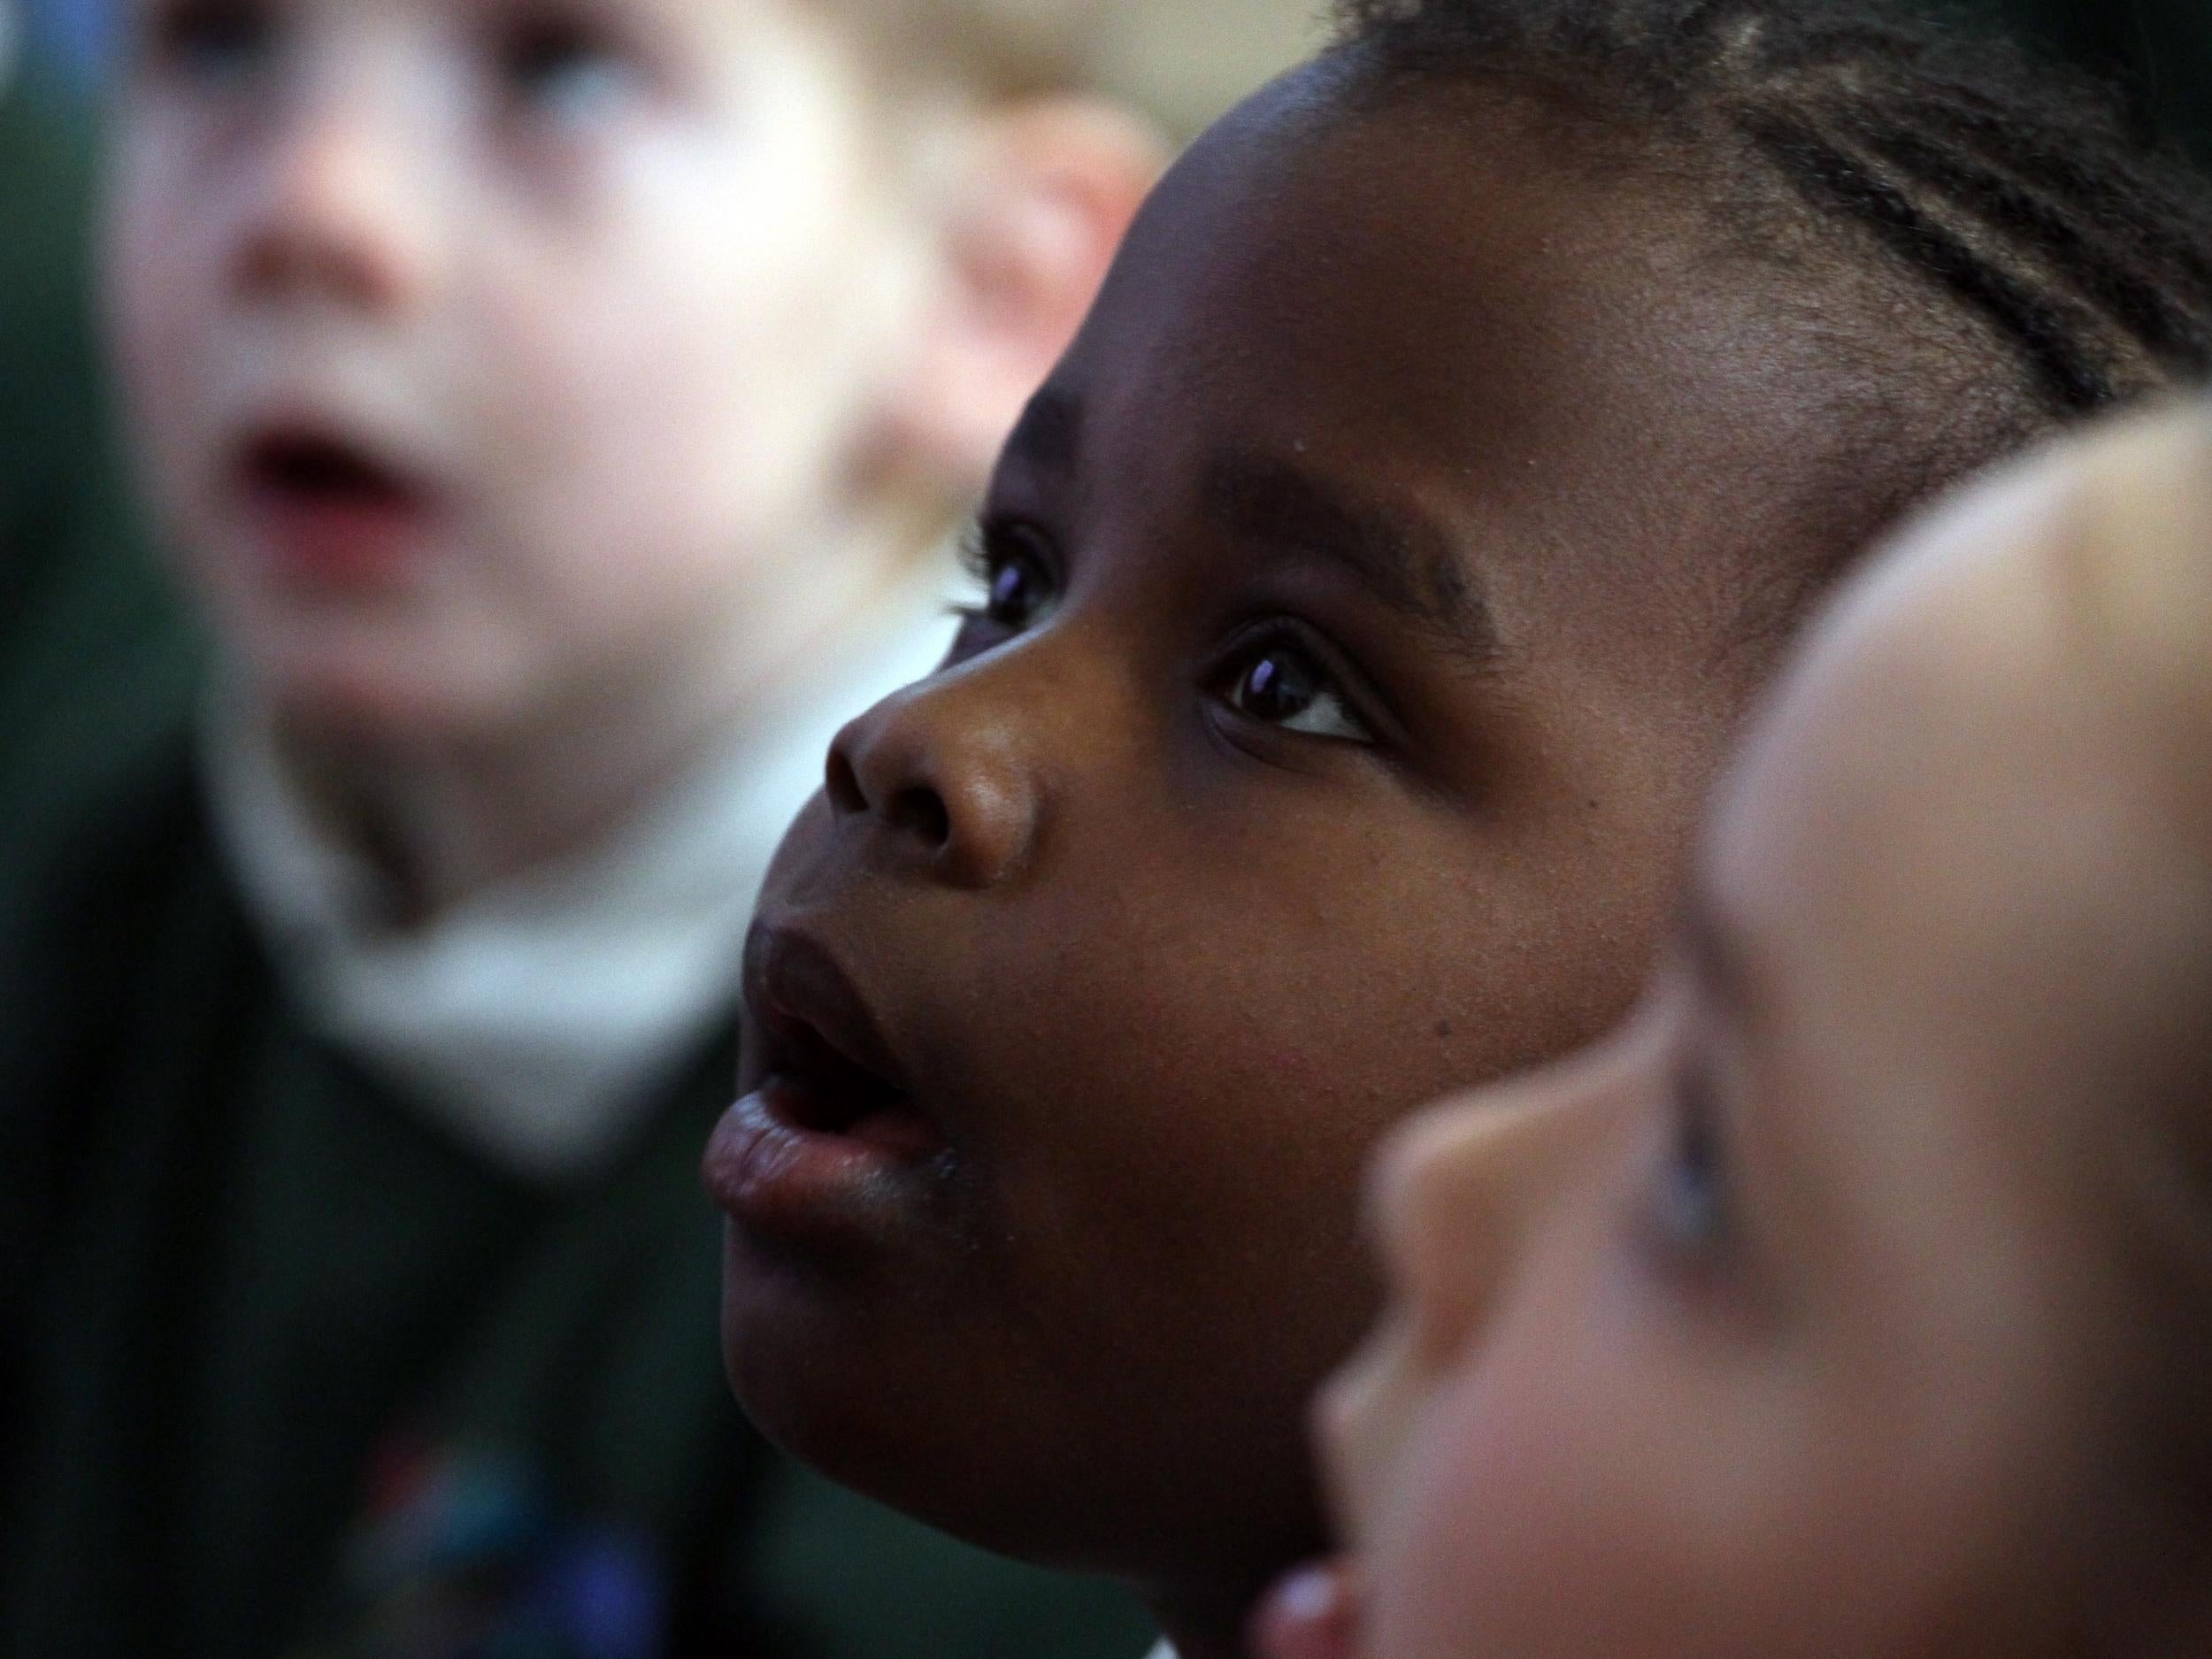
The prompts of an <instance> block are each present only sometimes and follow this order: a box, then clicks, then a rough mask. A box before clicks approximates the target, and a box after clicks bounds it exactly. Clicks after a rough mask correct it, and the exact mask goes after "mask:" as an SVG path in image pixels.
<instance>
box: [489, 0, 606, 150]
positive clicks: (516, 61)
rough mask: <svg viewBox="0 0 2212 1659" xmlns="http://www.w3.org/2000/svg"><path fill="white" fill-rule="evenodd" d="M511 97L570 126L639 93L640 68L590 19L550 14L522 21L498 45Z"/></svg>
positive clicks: (503, 76) (546, 116)
mask: <svg viewBox="0 0 2212 1659" xmlns="http://www.w3.org/2000/svg"><path fill="white" fill-rule="evenodd" d="M498 63H499V73H500V75H501V77H502V79H503V81H504V82H505V85H506V90H507V93H508V95H509V96H511V97H512V98H513V99H514V100H515V102H516V103H517V104H519V105H520V106H522V107H523V108H525V109H526V110H528V111H530V112H531V113H532V114H534V115H536V116H540V117H543V118H546V119H551V120H553V121H556V122H559V123H562V124H565V125H578V124H581V123H584V122H587V121H589V120H590V119H593V118H595V117H596V116H599V115H603V114H604V113H606V112H607V111H608V110H609V109H610V107H611V106H613V105H616V104H619V103H620V102H621V101H622V100H623V99H625V98H626V97H628V96H630V95H631V94H633V93H634V92H635V91H636V89H637V88H638V85H639V66H638V65H637V63H636V62H635V61H634V59H633V58H630V57H629V56H628V55H627V54H626V53H625V52H624V51H622V50H620V48H619V46H618V43H617V42H613V41H611V40H609V39H607V38H606V37H605V36H604V35H602V34H601V33H600V32H599V31H597V30H596V29H595V28H594V27H592V26H591V25H590V24H589V23H588V22H586V21H585V20H583V19H579V18H572V17H564V16H560V15H557V14H550V15H546V16H542V17H529V18H525V19H520V20H518V22H517V23H516V24H515V25H514V26H513V27H511V28H510V29H509V30H508V32H507V34H506V35H505V37H504V38H503V40H502V41H501V42H499V47H498Z"/></svg>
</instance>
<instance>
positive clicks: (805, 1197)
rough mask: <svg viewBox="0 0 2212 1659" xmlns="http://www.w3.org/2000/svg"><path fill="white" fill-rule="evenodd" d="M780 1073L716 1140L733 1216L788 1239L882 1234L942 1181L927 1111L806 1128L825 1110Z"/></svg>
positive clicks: (721, 1204)
mask: <svg viewBox="0 0 2212 1659" xmlns="http://www.w3.org/2000/svg"><path fill="white" fill-rule="evenodd" d="M800 1092H801V1086H798V1085H794V1084H790V1083H787V1082H783V1081H780V1080H778V1079H770V1080H769V1081H767V1082H765V1083H764V1084H763V1085H762V1086H761V1087H759V1088H757V1089H755V1090H754V1091H753V1092H752V1093H751V1094H748V1095H746V1096H745V1097H744V1098H743V1099H742V1100H741V1101H739V1102H737V1103H736V1104H735V1105H734V1106H732V1107H731V1108H730V1109H729V1110H727V1111H726V1112H725V1113H723V1115H722V1120H721V1122H719V1123H718V1124H717V1125H715V1129H714V1133H713V1136H712V1137H711V1138H710V1140H709V1141H708V1142H707V1151H706V1158H705V1161H704V1164H703V1175H704V1178H705V1180H706V1186H707V1191H708V1192H709V1193H710V1194H711V1195H712V1197H713V1199H714V1202H715V1203H716V1205H717V1206H718V1208H719V1209H720V1210H722V1211H723V1212H724V1213H725V1214H726V1215H727V1216H729V1217H730V1218H731V1219H732V1220H733V1221H737V1222H740V1223H742V1224H743V1225H747V1226H749V1227H753V1228H757V1229H758V1230H759V1231H760V1232H762V1233H769V1234H772V1235H775V1236H778V1237H784V1238H794V1237H801V1238H803V1237H808V1236H826V1235H831V1234H844V1235H848V1236H850V1235H856V1234H863V1235H874V1236H881V1235H882V1234H883V1233H885V1232H887V1231H888V1230H889V1229H890V1228H892V1227H893V1226H895V1225H897V1223H898V1222H899V1221H900V1220H901V1219H902V1218H903V1217H910V1216H911V1214H912V1213H913V1210H914V1206H915V1205H916V1203H917V1202H918V1201H919V1200H922V1199H924V1198H925V1197H926V1191H927V1189H928V1188H929V1187H931V1186H932V1185H933V1174H934V1170H935V1166H936V1165H937V1164H939V1163H940V1162H941V1156H942V1154H943V1153H944V1151H945V1145H944V1141H942V1139H941V1137H940V1136H938V1135H937V1134H936V1133H935V1131H934V1130H933V1129H932V1128H931V1127H930V1126H929V1125H928V1124H927V1123H926V1121H925V1120H924V1119H923V1118H920V1117H919V1115H918V1114H914V1113H910V1112H906V1111H902V1110H896V1109H893V1110H885V1111H879V1112H876V1113H872V1114H871V1115H870V1116H868V1117H867V1118H863V1119H862V1120H861V1121H859V1122H857V1123H855V1124H854V1125H851V1126H850V1128H849V1129H847V1130H844V1131H841V1132H839V1133H827V1132H825V1131H822V1130H818V1129H810V1128H807V1127H804V1126H803V1125H805V1124H807V1123H808V1122H810V1121H818V1114H817V1113H815V1112H813V1111H812V1110H810V1109H809V1108H808V1106H807V1105H806V1103H805V1102H803V1101H801V1100H797V1099H795V1098H793V1096H795V1094H799V1093H800Z"/></svg>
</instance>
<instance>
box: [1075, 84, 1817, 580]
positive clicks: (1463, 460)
mask: <svg viewBox="0 0 2212 1659" xmlns="http://www.w3.org/2000/svg"><path fill="white" fill-rule="evenodd" d="M1334 98H1335V92H1334V89H1333V83H1332V81H1330V79H1329V78H1328V76H1327V74H1326V73H1325V72H1324V71H1320V70H1308V71H1304V72H1301V73H1298V74H1294V75H1293V76H1291V77H1288V78H1286V80H1284V81H1279V82H1277V83H1276V84H1275V85H1274V86H1273V87H1271V88H1269V89H1268V90H1267V91H1266V92H1264V93H1263V94H1262V95H1260V96H1258V97H1256V98H1255V99H1253V100H1252V101H1250V102H1249V103H1248V104H1246V105H1245V106H1243V107H1242V108H1240V110H1239V111H1236V112H1235V113H1234V114H1233V116H1232V117H1230V118H1229V119H1227V120H1225V122H1223V123H1222V124H1221V125H1219V126H1218V127H1216V128H1215V129H1214V130H1213V131H1212V132H1211V133H1210V134H1209V135H1208V136H1207V138H1206V139H1204V140H1202V142H1201V143H1200V144H1199V145H1198V146H1197V147H1196V148H1195V149H1194V150H1193V151H1192V152H1191V154H1190V155H1189V156H1188V157H1186V158H1185V160H1184V161H1183V162H1181V163H1179V165H1178V166H1177V167H1176V168H1175V169H1174V170H1172V171H1171V174H1170V175H1169V177H1168V178H1167V179H1166V180H1164V183H1163V185H1162V186H1161V188H1159V190H1158V191H1157V192H1156V194H1155V196H1154V197H1153V199H1152V200H1151V201H1150V202H1149V203H1148V205H1147V207H1146V210H1145V211H1144V213H1143V215H1142V216H1141V218H1140V219H1139V222H1138V224H1137V225H1136V227H1134V229H1133V232H1132V234H1131V236H1130V238H1129V240H1128V242H1127V243H1126V244H1125V248H1124V250H1123V253H1122V255H1121V257H1120V258H1119V259H1118V261H1117V263H1116V265H1115V268H1114V271H1113V273H1112V274H1111V276H1110V278H1109V280H1108V282H1107V285H1106V288H1105V290H1104V292H1103V294H1102V296H1101V299H1100V301H1099V303H1098V305H1097V307H1096V308H1095V309H1094V312H1093V313H1092V316H1091V318H1090V319H1089V320H1088V321H1087V323H1086V325H1085V326H1084V328H1083V330H1082V332H1081V334H1080V335H1079V338H1078V340H1077V342H1076V343H1075V345H1074V347H1073V348H1072V349H1071V352H1070V354H1069V356H1068V357H1067V358H1066V360H1065V361H1064V364H1063V365H1062V366H1061V369H1060V370H1059V371H1058V372H1057V373H1056V375H1055V377H1054V379H1055V380H1056V383H1057V384H1058V385H1059V387H1060V388H1062V389H1063V390H1064V391H1065V392H1068V393H1071V394H1072V395H1074V396H1075V397H1076V398H1077V400H1078V401H1079V402H1080V403H1081V405H1082V406H1083V409H1084V412H1085V415H1086V419H1085V421H1084V423H1083V437H1084V442H1083V443H1082V444H1081V445H1080V446H1079V451H1080V452H1079V455H1078V457H1077V466H1076V470H1077V471H1079V472H1082V473H1084V474H1085V475H1086V476H1087V478H1088V479H1089V480H1091V481H1092V482H1093V484H1094V486H1095V487H1096V488H1099V489H1100V490H1102V491H1108V492H1115V493H1118V495H1120V496H1121V497H1122V498H1124V499H1131V500H1144V501H1166V500H1174V499H1189V498H1191V497H1192V496H1193V495H1194V489H1195V481H1196V480H1197V479H1198V478H1199V477H1200V476H1201V475H1202V473H1203V472H1205V471H1206V470H1207V469H1208V468H1209V467H1210V461H1211V457H1213V456H1214V455H1215V454H1216V453H1217V452H1219V451H1221V450H1224V449H1232V450H1233V449H1245V450H1256V451H1260V452H1263V453H1266V454H1295V455H1297V456H1298V457H1302V461H1303V463H1304V464H1305V465H1309V466H1320V467H1324V468H1326V469H1328V470H1332V471H1333V472H1336V473H1338V474H1339V475H1340V476H1342V477H1345V478H1348V479H1356V480H1371V481H1373V482H1375V483H1378V484H1381V485H1386V486H1388V487H1389V488H1394V489H1397V490H1399V491H1401V492H1404V493H1411V494H1417V495H1421V496H1423V497H1424V500H1425V505H1426V506H1427V507H1428V508H1429V510H1430V511H1431V512H1432V515H1434V516H1439V517H1441V518H1445V519H1446V520H1447V521H1448V527H1451V528H1454V529H1455V530H1457V531H1458V532H1459V533H1460V534H1462V536H1463V538H1464V539H1466V540H1468V541H1471V542H1472V541H1479V540H1481V539H1482V538H1484V537H1486V536H1494V537H1495V538H1496V540H1497V544H1498V545H1500V546H1502V545H1504V544H1506V543H1508V542H1511V543H1514V544H1518V545H1525V546H1528V547H1530V548H1531V549H1534V548H1535V547H1536V546H1537V545H1539V544H1540V545H1541V547H1542V549H1543V551H1544V556H1545V557H1546V559H1547V561H1548V575H1549V578H1550V580H1553V581H1554V582H1555V583H1556V582H1563V581H1571V580H1582V579H1587V580H1586V583H1585V586H1586V602H1587V603H1590V604H1591V605H1593V606H1594V607H1595V608H1596V609H1597V610H1598V611H1603V610H1604V609H1605V608H1606V607H1607V606H1609V605H1618V606H1622V607H1624V608H1625V607H1632V606H1633V605H1635V604H1638V603H1648V595H1647V594H1642V595H1640V594H1637V593H1636V592H1634V591H1633V590H1634V589H1636V588H1637V587H1638V583H1637V582H1636V581H1634V580H1632V579H1631V577H1630V576H1629V575H1628V574H1627V572H1628V570H1629V565H1630V563H1631V561H1629V560H1626V559H1624V554H1631V553H1643V552H1648V553H1651V554H1653V555H1655V557H1664V556H1666V555H1667V554H1669V553H1678V554H1679V555H1680V556H1681V560H1682V562H1683V572H1682V573H1683V576H1684V580H1685V585H1686V587H1687V588H1691V589H1694V592H1693V593H1692V594H1691V595H1689V596H1690V597H1691V598H1693V599H1694V601H1695V602H1696V603H1700V604H1701V605H1704V606H1705V607H1706V608H1707V609H1708V610H1709V611H1711V612H1712V613H1714V614H1716V615H1719V614H1726V613H1732V609H1733V604H1734V601H1735V600H1736V598H1738V597H1739V595H1735V594H1734V592H1733V589H1734V588H1735V587H1737V586H1739V585H1740V583H1741V580H1742V569H1741V564H1740V558H1732V555H1734V554H1737V553H1739V552H1744V553H1747V552H1748V550H1749V549H1751V548H1752V547H1753V546H1754V545H1756V547H1757V548H1758V549H1760V551H1759V554H1758V556H1759V557H1764V558H1767V559H1770V560H1771V559H1775V558H1786V557H1795V556H1796V550H1795V549H1794V548H1793V543H1792V541H1791V540H1790V537H1791V535H1792V534H1797V526H1796V525H1795V523H1794V521H1793V518H1792V517H1791V513H1792V510H1793V506H1794V503H1795V498H1796V496H1797V495H1799V494H1801V493H1802V492H1801V488H1800V486H1799V485H1798V483H1797V480H1799V479H1800V478H1801V477H1802V476H1803V475H1804V474H1805V473H1806V472H1808V470H1809V468H1811V467H1812V466H1814V465H1817V464H1818V463H1819V461H1820V460H1821V458H1822V457H1824V455H1825V454H1826V453H1827V452H1828V451H1829V450H1830V449H1832V448H1833V446H1834V444H1835V442H1836V439H1835V434H1834V432H1833V431H1832V429H1831V415H1830V411H1831V410H1832V405H1833V403H1834V399H1833V397H1832V396H1830V395H1829V394H1830V390H1831V388H1830V384H1829V383H1830V382H1831V381H1832V380H1833V371H1832V364H1831V362H1830V361H1829V359H1828V358H1827V357H1825V356H1824V354H1823V352H1822V351H1821V350H1820V349H1818V348H1817V347H1816V343H1815V342H1812V341H1810V340H1809V339H1805V338H1800V337H1793V336H1790V335H1789V334H1786V332H1785V331H1779V330H1778V329H1777V328H1776V327H1775V326H1773V316H1774V314H1775V312H1776V311H1778V307H1777V306H1776V305H1775V303H1773V301H1772V300H1771V298H1770V296H1769V295H1768V294H1766V293H1765V292H1763V291H1761V290H1759V289H1757V288H1754V287H1752V286H1748V285H1747V284H1741V283H1732V282H1731V281H1729V280H1726V273H1720V277H1719V280H1716V277H1715V274H1714V273H1712V272H1711V271H1709V270H1707V269H1705V268H1704V267H1703V266H1702V265H1701V249H1700V247H1699V245H1698V237H1697V234H1696V230H1695V227H1694V224H1693V222H1692V221H1691V219H1690V218H1689V216H1687V215H1685V214H1683V213H1680V212H1678V211H1676V210H1674V209H1673V208H1671V207H1668V206H1665V205H1657V206H1655V205H1654V204H1653V203H1652V202H1651V201H1650V200H1649V199H1648V197H1647V196H1646V195H1644V194H1643V193H1640V192H1639V191H1637V190H1636V189H1634V188H1632V187H1631V186H1630V185H1629V184H1628V183H1627V181H1625V180H1623V181H1620V182H1618V183H1609V182H1604V181H1599V180H1592V179H1591V178H1589V177H1588V176H1587V175H1586V173H1582V172H1578V171H1577V170H1575V169H1571V168H1556V167H1553V166H1551V165H1549V164H1548V161H1547V159H1546V157H1544V156H1543V155H1542V153H1541V152H1540V150H1535V149H1533V148H1532V147H1531V146H1530V144H1529V143H1528V142H1526V141H1525V137H1524V135H1523V134H1522V133H1521V132H1520V131H1519V130H1517V128H1516V127H1514V126H1513V125H1512V124H1511V122H1510V121H1506V122H1503V123H1502V125H1501V126H1500V127H1499V129H1498V131H1497V134H1496V135H1495V136H1494V139H1493V138H1491V137H1488V136H1480V135H1479V136H1478V137H1477V138H1475V139H1472V140H1471V139H1470V138H1469V137H1468V135H1467V134H1466V133H1465V132H1464V131H1463V129H1462V128H1460V127H1455V126H1451V125H1440V124H1438V123H1436V122H1434V121H1432V120H1431V119H1428V115H1427V112H1426V111H1424V110H1422V109H1420V108H1418V107H1412V106H1409V107H1408V108H1406V109H1403V110H1401V111H1393V110H1390V109H1385V110H1381V111H1366V110H1361V109H1348V108H1347V107H1345V106H1342V105H1340V104H1339V103H1337V102H1335V101H1334ZM1506 526H1513V528H1512V531H1511V533H1510V534H1508V532H1507V530H1506ZM1800 539H1802V538H1800ZM1808 553H1809V550H1808ZM1619 619H1620V620H1622V621H1624V622H1631V621H1632V618H1629V617H1626V616H1623V617H1622V618H1619Z"/></svg>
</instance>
